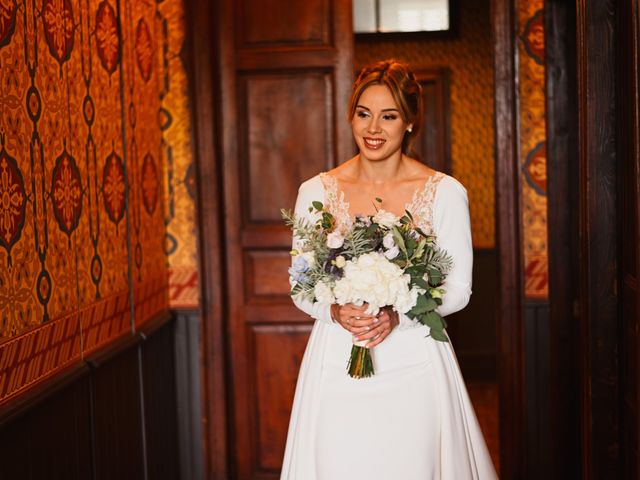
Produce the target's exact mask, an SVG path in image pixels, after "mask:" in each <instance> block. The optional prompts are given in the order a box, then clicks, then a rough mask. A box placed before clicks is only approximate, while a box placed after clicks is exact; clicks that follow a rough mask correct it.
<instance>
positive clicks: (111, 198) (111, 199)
mask: <svg viewBox="0 0 640 480" xmlns="http://www.w3.org/2000/svg"><path fill="white" fill-rule="evenodd" d="M102 182H103V184H102V192H103V195H104V208H105V210H106V211H107V215H108V216H109V219H110V220H111V221H112V222H113V223H115V224H116V225H117V224H118V222H119V221H120V220H121V219H122V217H123V216H124V203H125V202H124V200H125V199H124V166H123V165H122V159H121V158H120V157H119V156H118V155H116V154H115V153H113V152H112V153H111V155H109V156H108V157H107V161H106V162H105V165H104V170H103V173H102Z"/></svg>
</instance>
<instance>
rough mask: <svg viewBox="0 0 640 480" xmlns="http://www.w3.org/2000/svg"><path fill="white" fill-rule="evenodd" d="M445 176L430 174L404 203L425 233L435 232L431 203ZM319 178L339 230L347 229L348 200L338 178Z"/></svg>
mask: <svg viewBox="0 0 640 480" xmlns="http://www.w3.org/2000/svg"><path fill="white" fill-rule="evenodd" d="M444 177H445V175H444V173H441V172H436V173H435V174H433V175H431V176H430V177H429V178H428V179H427V180H426V182H425V183H424V186H423V187H422V188H419V189H416V191H415V192H414V193H413V197H412V198H411V201H410V202H409V203H407V204H406V205H405V210H408V211H409V212H411V214H412V215H413V218H414V219H415V222H416V225H417V226H418V227H420V228H421V229H422V231H424V232H425V233H426V234H428V235H433V234H435V232H434V228H433V224H434V223H433V204H434V200H435V196H436V190H437V189H438V184H439V183H440V181H441V180H442V179H443V178H444ZM320 180H322V185H323V187H324V190H325V203H326V207H327V208H328V209H329V211H330V212H331V214H332V215H333V216H334V218H335V219H336V222H337V223H338V228H339V229H340V230H348V229H349V228H350V227H351V224H352V222H353V219H352V218H351V214H350V212H349V202H347V201H346V200H345V199H344V192H343V191H341V190H340V189H339V188H338V180H337V178H336V177H334V176H333V175H329V174H328V173H321V174H320Z"/></svg>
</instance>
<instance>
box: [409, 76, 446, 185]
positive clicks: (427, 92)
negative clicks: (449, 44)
mask: <svg viewBox="0 0 640 480" xmlns="http://www.w3.org/2000/svg"><path fill="white" fill-rule="evenodd" d="M416 77H417V79H418V81H419V82H420V85H421V86H422V103H423V106H424V114H423V117H422V131H421V132H420V134H419V138H418V139H417V140H416V142H415V150H416V153H417V154H418V158H420V160H421V161H423V162H424V163H426V164H427V165H429V166H430V167H431V168H434V169H436V170H438V171H440V172H445V173H448V174H450V173H451V133H450V128H451V127H450V113H449V112H450V97H449V72H448V70H447V69H445V68H440V69H433V70H419V71H417V72H416Z"/></svg>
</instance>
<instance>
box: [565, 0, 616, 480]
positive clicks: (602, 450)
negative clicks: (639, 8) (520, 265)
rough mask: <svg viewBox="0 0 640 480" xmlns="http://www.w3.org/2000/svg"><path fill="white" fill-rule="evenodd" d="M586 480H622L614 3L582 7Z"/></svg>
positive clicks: (580, 115)
mask: <svg viewBox="0 0 640 480" xmlns="http://www.w3.org/2000/svg"><path fill="white" fill-rule="evenodd" d="M576 7H577V58H578V65H577V74H578V125H579V129H578V146H579V147H578V148H579V150H578V161H579V172H578V180H579V185H580V192H579V202H580V244H579V248H580V259H581V265H580V317H581V321H580V344H581V346H580V359H581V363H582V364H581V387H582V388H581V396H582V402H581V404H582V405H581V407H582V409H581V414H582V456H583V457H582V468H583V472H582V473H583V478H585V479H590V478H619V477H620V475H621V465H620V411H619V408H620V398H619V391H618V385H619V362H618V352H619V348H618V294H617V276H618V267H617V262H618V231H617V229H618V219H617V216H618V215H617V209H616V207H617V201H616V200H617V199H616V197H617V191H616V183H617V175H616V169H617V166H616V54H615V45H616V42H615V40H616V24H615V11H616V8H615V7H616V2H615V1H614V0H602V1H600V2H590V1H587V0H578V2H577V4H576Z"/></svg>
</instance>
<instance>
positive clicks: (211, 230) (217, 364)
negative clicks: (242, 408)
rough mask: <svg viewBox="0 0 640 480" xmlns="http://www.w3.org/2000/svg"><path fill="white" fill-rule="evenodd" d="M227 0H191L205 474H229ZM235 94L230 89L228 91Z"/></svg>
mask: <svg viewBox="0 0 640 480" xmlns="http://www.w3.org/2000/svg"><path fill="white" fill-rule="evenodd" d="M225 3H226V2H219V1H209V0H188V1H186V5H185V7H186V20H187V31H188V32H189V36H188V39H187V43H186V45H187V47H188V48H187V50H188V51H189V52H190V53H191V55H190V58H189V59H188V61H187V64H188V73H189V79H190V81H189V87H190V93H191V95H190V97H191V98H192V99H193V102H192V105H193V110H192V115H193V121H192V125H193V126H194V127H193V128H194V143H195V149H194V150H195V161H194V165H195V169H196V179H197V185H198V196H197V199H198V200H197V202H198V205H197V211H198V225H199V236H198V252H199V256H200V259H199V264H200V279H201V280H200V288H201V292H200V298H201V302H200V317H201V320H202V335H201V339H202V343H201V345H200V361H201V371H202V414H203V424H204V441H203V448H204V452H203V455H204V458H205V478H220V479H226V478H228V465H227V457H228V454H227V452H228V443H227V425H226V419H227V392H226V382H225V369H226V364H227V362H226V358H225V347H224V339H225V335H226V334H225V328H224V322H223V318H224V313H225V305H224V295H223V291H222V284H223V281H222V279H223V278H224V262H223V261H222V258H223V254H224V252H223V245H224V243H223V242H222V235H223V234H222V222H221V215H222V192H221V178H222V174H221V166H220V161H219V159H220V154H219V145H218V141H217V138H219V132H218V131H217V128H218V127H217V126H218V121H217V116H218V111H219V106H218V102H219V101H220V98H222V94H221V91H220V82H219V79H218V73H217V65H218V57H219V55H220V52H218V51H217V48H216V45H217V44H218V38H219V35H222V34H225V33H226V32H224V23H220V19H221V18H223V16H224V15H223V13H222V12H221V7H222V6H224V5H225ZM226 93H227V94H231V93H230V92H226Z"/></svg>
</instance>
